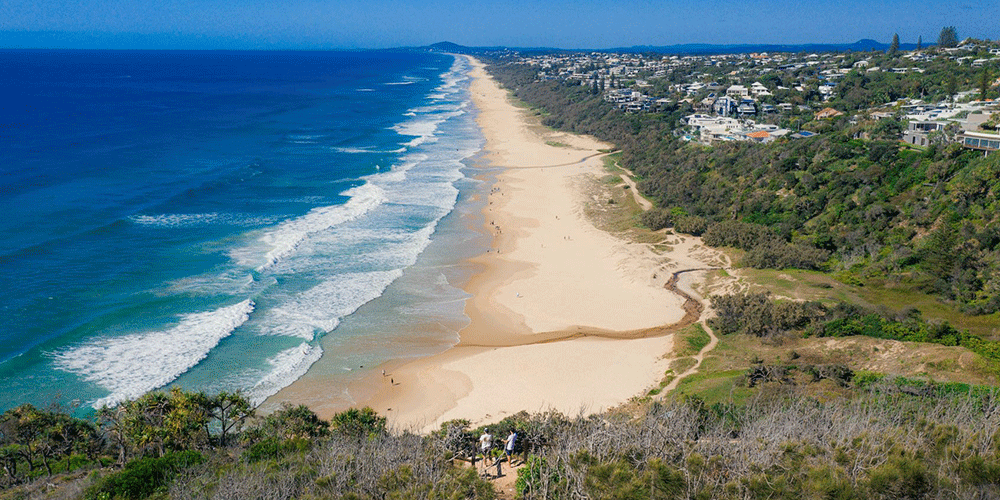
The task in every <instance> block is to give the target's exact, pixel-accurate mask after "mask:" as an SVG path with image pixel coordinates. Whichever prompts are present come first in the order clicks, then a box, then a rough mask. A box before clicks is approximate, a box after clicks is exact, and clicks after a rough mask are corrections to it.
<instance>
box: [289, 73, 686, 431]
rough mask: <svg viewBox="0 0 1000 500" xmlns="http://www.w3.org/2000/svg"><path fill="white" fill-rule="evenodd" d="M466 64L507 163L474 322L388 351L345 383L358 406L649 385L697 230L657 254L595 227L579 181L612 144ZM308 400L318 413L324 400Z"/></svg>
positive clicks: (419, 413)
mask: <svg viewBox="0 0 1000 500" xmlns="http://www.w3.org/2000/svg"><path fill="white" fill-rule="evenodd" d="M474 64H475V66H476V69H475V70H474V71H473V72H472V76H473V78H474V80H473V82H472V84H471V87H470V92H471V93H472V96H473V100H474V102H475V104H476V106H477V108H478V109H479V115H478V123H479V125H480V127H482V130H483V133H484V135H485V137H486V139H487V144H486V152H487V155H486V158H487V159H488V161H489V162H490V163H491V164H492V166H494V167H502V168H503V170H502V172H501V173H500V174H498V176H497V182H496V183H495V185H494V186H493V187H492V188H489V187H488V188H486V189H488V190H489V189H492V190H491V192H490V195H489V199H490V201H489V203H487V205H486V207H485V208H484V216H485V220H486V223H487V224H486V228H485V229H486V230H487V231H490V232H492V233H493V234H495V237H494V240H493V250H492V251H490V252H489V253H484V254H483V255H481V256H479V257H476V258H475V259H472V260H473V263H475V264H476V265H478V266H479V267H481V268H482V269H483V270H482V271H481V272H479V273H478V274H476V275H475V276H474V277H473V278H472V279H471V280H470V281H469V283H468V285H467V286H466V290H467V291H468V292H469V293H470V294H472V298H470V299H469V300H468V302H467V304H466V314H467V315H468V316H469V318H470V320H471V324H470V325H469V326H468V327H466V328H465V329H463V330H462V331H461V332H460V337H461V340H460V342H459V344H458V345H457V346H455V347H453V348H451V349H449V350H447V351H446V352H444V353H442V354H439V355H435V356H430V357H426V358H422V359H417V360H414V361H397V362H392V363H387V364H386V365H385V368H386V370H387V371H388V376H386V377H382V375H381V373H378V374H373V375H372V376H370V377H367V378H365V379H364V380H362V381H360V382H357V383H355V384H353V385H352V386H351V387H350V394H351V396H352V398H353V399H354V400H355V402H356V405H357V406H363V405H368V406H371V407H372V408H374V409H375V410H376V411H378V412H380V413H382V414H384V415H387V416H388V417H389V420H390V423H391V424H392V425H393V426H394V427H396V428H403V429H411V430H418V431H424V432H426V431H430V430H433V429H436V428H437V427H439V426H440V424H441V423H442V422H444V421H447V420H451V419H455V418H464V419H468V420H471V421H472V422H473V423H474V424H481V423H488V422H493V421H497V420H500V419H502V418H503V417H504V416H506V415H509V414H512V413H516V412H518V411H520V410H528V411H539V410H547V409H555V410H558V411H560V412H563V413H565V414H569V415H576V414H577V413H579V412H581V411H582V412H584V413H593V412H599V411H603V410H605V409H607V408H609V407H612V406H615V405H617V404H620V403H622V402H625V401H627V400H628V399H629V398H631V397H633V396H636V395H639V394H643V393H645V392H646V391H647V390H648V389H649V388H651V387H653V386H655V385H656V384H657V383H658V382H659V381H660V380H661V379H662V377H663V373H664V371H665V370H666V369H667V364H668V363H669V360H667V359H664V355H668V354H669V353H670V352H671V350H672V345H673V338H672V335H670V334H669V332H670V330H669V328H662V327H664V326H665V325H671V324H674V323H677V322H678V321H681V319H682V318H683V317H684V315H685V311H684V309H683V300H682V298H681V297H680V296H678V295H677V294H676V293H673V292H671V291H669V290H667V289H665V288H664V283H665V281H666V280H667V279H668V278H669V275H670V273H671V272H673V271H676V270H678V269H690V268H696V267H705V265H706V264H704V263H703V262H702V261H705V260H706V259H705V258H704V256H700V255H697V253H698V252H699V251H700V250H701V247H700V245H699V242H698V240H697V239H692V238H679V237H675V238H674V241H673V242H672V243H671V244H672V245H673V249H672V250H671V251H669V252H667V253H666V254H656V253H654V252H653V251H652V249H651V248H650V247H649V246H648V245H645V244H639V243H632V242H626V241H622V240H620V239H618V238H616V237H614V236H612V235H609V234H607V233H605V232H602V231H600V230H598V229H596V228H595V227H594V226H593V224H591V223H590V222H589V221H588V220H587V219H586V218H585V217H584V215H583V206H584V204H585V203H587V202H588V201H590V200H587V199H586V195H585V190H584V189H582V186H583V185H585V184H586V183H588V182H592V181H593V179H595V178H599V177H600V176H603V175H606V172H605V171H604V169H603V167H602V162H601V159H600V158H599V156H600V155H601V153H600V152H599V151H598V150H599V149H602V148H609V147H610V146H609V145H606V144H602V143H600V142H598V141H596V140H594V139H592V138H588V137H583V136H576V135H571V134H565V133H557V132H552V131H549V130H547V129H544V128H543V127H540V126H538V125H537V124H535V123H534V121H533V119H532V118H531V117H528V116H526V114H525V112H524V110H522V109H519V108H516V107H515V106H513V105H512V104H511V103H510V102H509V100H508V98H507V93H506V91H504V90H502V89H500V88H499V87H498V86H497V85H496V83H495V82H494V81H493V80H492V79H491V78H490V77H489V76H488V75H487V74H486V72H485V71H484V70H483V69H482V66H481V65H480V64H479V63H478V61H474ZM497 250H499V253H498V252H497ZM644 337H650V338H644ZM303 380H312V382H309V383H308V385H311V386H314V387H315V384H318V383H319V382H318V381H316V380H315V377H313V378H310V377H304V379H303ZM390 381H391V382H390ZM286 393H291V392H288V391H286ZM316 406H319V407H320V408H321V410H320V409H317V411H318V413H320V415H321V416H324V417H328V416H329V414H330V413H331V412H332V409H331V406H330V405H326V406H324V405H316Z"/></svg>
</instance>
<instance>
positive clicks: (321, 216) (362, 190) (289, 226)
mask: <svg viewBox="0 0 1000 500" xmlns="http://www.w3.org/2000/svg"><path fill="white" fill-rule="evenodd" d="M341 194H343V195H347V196H350V197H351V198H350V199H349V200H347V203H345V204H343V205H332V206H327V207H318V208H314V209H312V210H310V211H309V213H307V214H305V215H303V216H302V217H297V218H295V219H292V220H289V221H285V222H283V223H281V224H279V225H278V227H276V228H274V229H273V230H271V231H268V232H267V233H265V234H264V236H261V237H260V240H259V241H261V242H262V243H264V244H265V245H268V246H269V247H270V250H269V251H268V252H267V253H266V254H265V255H264V258H265V261H264V264H262V265H260V266H258V267H257V270H258V271H261V270H263V269H266V268H268V267H270V266H273V265H274V264H275V263H277V262H278V261H279V260H281V259H283V258H285V257H287V256H289V255H291V254H292V253H293V252H295V249H296V248H297V247H298V246H299V245H300V244H301V243H302V241H303V240H305V239H306V238H308V237H309V235H311V234H314V233H317V232H320V231H324V230H327V229H329V228H331V227H333V226H336V225H338V224H343V223H344V222H347V221H351V220H354V219H357V218H358V217H360V216H362V215H364V214H365V213H367V212H368V211H369V210H371V209H373V208H375V207H377V206H379V205H381V204H382V203H384V202H385V201H386V198H385V191H383V190H382V188H380V187H378V186H375V185H373V184H371V183H366V184H362V185H361V186H357V187H353V188H351V189H348V190H347V191H344V192H343V193H341ZM235 255H239V253H237V254H235Z"/></svg>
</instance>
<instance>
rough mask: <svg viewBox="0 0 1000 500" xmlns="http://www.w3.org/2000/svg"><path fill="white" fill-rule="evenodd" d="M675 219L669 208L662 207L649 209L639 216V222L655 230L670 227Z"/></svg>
mask: <svg viewBox="0 0 1000 500" xmlns="http://www.w3.org/2000/svg"><path fill="white" fill-rule="evenodd" d="M673 220H674V218H673V215H671V213H670V212H669V211H668V210H664V209H662V208H653V209H650V210H647V211H645V212H643V213H642V215H640V216H639V222H640V223H642V225H643V226H646V227H648V228H650V229H652V230H653V231H657V230H660V229H663V228H665V227H669V226H670V224H671V223H672V222H673Z"/></svg>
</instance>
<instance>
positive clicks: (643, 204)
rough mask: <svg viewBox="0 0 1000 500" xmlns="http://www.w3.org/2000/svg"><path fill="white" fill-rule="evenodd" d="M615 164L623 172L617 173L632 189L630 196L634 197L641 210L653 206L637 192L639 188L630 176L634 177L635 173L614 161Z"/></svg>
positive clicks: (646, 209)
mask: <svg viewBox="0 0 1000 500" xmlns="http://www.w3.org/2000/svg"><path fill="white" fill-rule="evenodd" d="M615 166H616V167H618V168H620V169H622V171H623V172H625V173H624V174H619V176H620V177H621V178H622V180H623V181H625V184H628V187H629V189H631V190H632V198H634V199H635V202H636V203H638V204H639V206H640V207H642V211H643V212H646V211H648V210H650V209H651V208H653V203H652V202H651V201H649V200H647V199H646V197H645V196H643V195H641V194H639V188H638V187H636V185H635V181H634V180H632V178H633V177H635V174H633V173H632V171H631V170H629V169H627V168H625V167H623V166H621V165H620V164H619V163H618V162H615Z"/></svg>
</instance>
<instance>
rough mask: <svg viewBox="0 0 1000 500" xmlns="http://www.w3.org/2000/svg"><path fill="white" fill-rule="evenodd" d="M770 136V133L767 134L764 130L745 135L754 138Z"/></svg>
mask: <svg viewBox="0 0 1000 500" xmlns="http://www.w3.org/2000/svg"><path fill="white" fill-rule="evenodd" d="M770 136H771V134H768V133H767V131H766V130H758V131H756V132H750V133H749V134H747V137H752V138H754V139H767V138H768V137H770Z"/></svg>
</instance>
